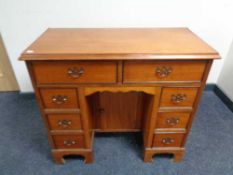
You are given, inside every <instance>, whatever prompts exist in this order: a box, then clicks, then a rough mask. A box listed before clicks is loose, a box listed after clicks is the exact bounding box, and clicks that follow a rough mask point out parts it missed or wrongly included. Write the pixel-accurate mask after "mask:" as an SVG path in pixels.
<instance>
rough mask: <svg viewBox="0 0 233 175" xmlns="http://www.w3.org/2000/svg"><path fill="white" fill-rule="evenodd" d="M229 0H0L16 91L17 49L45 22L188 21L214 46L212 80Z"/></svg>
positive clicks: (21, 78)
mask: <svg viewBox="0 0 233 175" xmlns="http://www.w3.org/2000/svg"><path fill="white" fill-rule="evenodd" d="M231 16H233V3H232V0H221V1H220V0H216V1H214V0H172V1H171V0H0V32H1V33H2V37H3V39H4V42H5V45H6V48H7V51H8V53H9V57H10V60H11V63H12V65H13V68H14V70H15V73H16V77H17V80H18V82H19V85H20V88H21V90H22V91H24V92H26V91H32V87H31V83H30V81H29V77H28V73H27V71H26V68H25V65H24V63H23V62H19V61H18V60H17V59H18V57H19V55H20V53H21V52H22V51H23V50H24V49H25V48H26V47H27V46H28V45H29V44H30V43H31V42H32V41H34V40H35V39H36V38H37V37H38V36H39V35H40V34H41V33H42V32H43V31H44V30H45V29H47V28H48V27H189V28H190V29H191V30H193V31H194V32H195V33H197V34H198V35H199V36H200V37H202V38H203V39H204V40H205V41H206V42H208V43H209V44H210V45H211V46H213V47H214V48H215V49H217V50H218V51H219V52H220V54H221V56H222V57H223V59H222V60H220V61H216V62H215V63H214V65H213V68H212V70H211V74H210V76H209V79H208V82H209V83H216V82H217V78H218V75H219V72H220V70H221V67H222V65H223V62H224V59H225V57H226V53H227V50H228V47H229V45H230V42H231V40H232V36H233V23H232V20H231V19H230V17H231Z"/></svg>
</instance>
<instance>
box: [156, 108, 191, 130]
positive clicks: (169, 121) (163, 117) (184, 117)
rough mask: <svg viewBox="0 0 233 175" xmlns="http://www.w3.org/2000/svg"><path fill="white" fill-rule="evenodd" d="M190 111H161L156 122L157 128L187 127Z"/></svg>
mask: <svg viewBox="0 0 233 175" xmlns="http://www.w3.org/2000/svg"><path fill="white" fill-rule="evenodd" d="M189 117H190V113H189V112H160V113H158V119H157V122H156V128H157V129H161V128H182V129H185V128H186V127H187V123H188V121H189Z"/></svg>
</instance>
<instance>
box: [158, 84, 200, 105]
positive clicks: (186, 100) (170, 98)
mask: <svg viewBox="0 0 233 175" xmlns="http://www.w3.org/2000/svg"><path fill="white" fill-rule="evenodd" d="M197 91H198V88H189V87H179V88H177V87H174V88H173V87H168V88H163V90H162V96H161V100H160V106H161V107H170V106H171V107H173V106H184V107H192V106H193V103H194V101H195V99H196V96H197Z"/></svg>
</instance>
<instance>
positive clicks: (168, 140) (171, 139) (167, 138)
mask: <svg viewBox="0 0 233 175" xmlns="http://www.w3.org/2000/svg"><path fill="white" fill-rule="evenodd" d="M161 142H162V143H163V144H165V145H170V144H172V143H174V142H175V139H173V138H170V137H166V138H163V139H162V140H161Z"/></svg>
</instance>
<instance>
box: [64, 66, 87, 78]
mask: <svg viewBox="0 0 233 175" xmlns="http://www.w3.org/2000/svg"><path fill="white" fill-rule="evenodd" d="M67 74H68V75H69V76H70V77H71V78H79V77H81V76H82V75H83V74H84V69H83V68H82V67H81V68H76V67H72V68H69V69H68V71H67Z"/></svg>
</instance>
